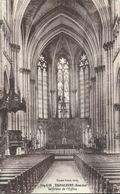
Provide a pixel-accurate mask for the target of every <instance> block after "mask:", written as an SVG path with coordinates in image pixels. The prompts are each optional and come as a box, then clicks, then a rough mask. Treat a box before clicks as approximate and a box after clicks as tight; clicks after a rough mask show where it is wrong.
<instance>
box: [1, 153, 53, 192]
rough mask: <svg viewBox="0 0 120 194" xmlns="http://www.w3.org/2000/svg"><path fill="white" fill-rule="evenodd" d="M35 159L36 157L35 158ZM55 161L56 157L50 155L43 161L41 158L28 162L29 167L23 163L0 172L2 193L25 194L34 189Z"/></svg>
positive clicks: (2, 169)
mask: <svg viewBox="0 0 120 194" xmlns="http://www.w3.org/2000/svg"><path fill="white" fill-rule="evenodd" d="M33 157H34V156H33ZM53 161H54V155H49V156H47V157H45V158H43V160H40V158H39V156H38V157H36V161H35V160H33V161H32V160H31V161H28V165H27V163H26V162H25V164H24V161H22V162H21V163H20V165H19V163H18V162H17V164H14V165H11V166H10V165H9V166H7V167H6V168H5V166H4V167H3V168H1V171H0V192H1V193H2V192H4V193H5V194H24V193H28V192H30V191H31V189H33V188H34V187H35V185H36V183H37V182H38V181H40V179H41V178H42V177H43V176H44V174H45V173H46V171H47V170H48V168H49V167H50V166H51V164H52V162H53Z"/></svg>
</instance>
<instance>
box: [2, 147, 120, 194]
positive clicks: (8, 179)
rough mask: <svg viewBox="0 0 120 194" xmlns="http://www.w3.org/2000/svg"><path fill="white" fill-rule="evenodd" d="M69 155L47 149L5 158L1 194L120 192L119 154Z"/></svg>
mask: <svg viewBox="0 0 120 194" xmlns="http://www.w3.org/2000/svg"><path fill="white" fill-rule="evenodd" d="M58 153H59V150H58ZM67 153H69V151H68V150H66V154H65V155H63V154H62V155H61V154H57V155H55V154H49V153H48V152H47V150H46V151H37V152H36V153H31V154H28V155H27V156H26V155H23V156H21V157H20V156H14V157H12V158H6V159H2V160H1V161H0V193H1V194H43V193H100V194H101V193H106V194H111V193H112V194H114V193H119V192H120V165H119V163H120V155H119V154H115V155H113V154H94V153H90V152H89V153H88V152H85V150H81V151H79V152H78V151H77V153H75V154H72V155H70V154H67ZM56 156H57V157H56ZM70 156H71V158H70Z"/></svg>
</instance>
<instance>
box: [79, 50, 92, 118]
mask: <svg viewBox="0 0 120 194" xmlns="http://www.w3.org/2000/svg"><path fill="white" fill-rule="evenodd" d="M78 68H79V71H78V72H79V106H80V107H79V108H80V117H81V118H86V117H89V114H90V113H89V112H90V91H89V79H90V75H89V74H90V72H89V71H90V70H89V62H88V59H87V56H86V54H85V52H82V54H81V57H80V60H79V64H78Z"/></svg>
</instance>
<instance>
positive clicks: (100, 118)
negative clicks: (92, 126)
mask: <svg viewBox="0 0 120 194" xmlns="http://www.w3.org/2000/svg"><path fill="white" fill-rule="evenodd" d="M104 70H105V66H103V65H101V66H98V67H96V68H95V71H96V73H97V74H96V77H97V81H98V84H97V86H98V87H97V90H98V98H97V100H98V136H99V137H101V136H104V137H105V130H104V98H103V93H104V92H103V88H104V85H103V72H104Z"/></svg>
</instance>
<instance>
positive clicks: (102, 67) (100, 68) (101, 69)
mask: <svg viewBox="0 0 120 194" xmlns="http://www.w3.org/2000/svg"><path fill="white" fill-rule="evenodd" d="M94 69H95V72H96V73H98V72H101V71H104V70H105V65H100V66H97V67H95V68H94Z"/></svg>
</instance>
